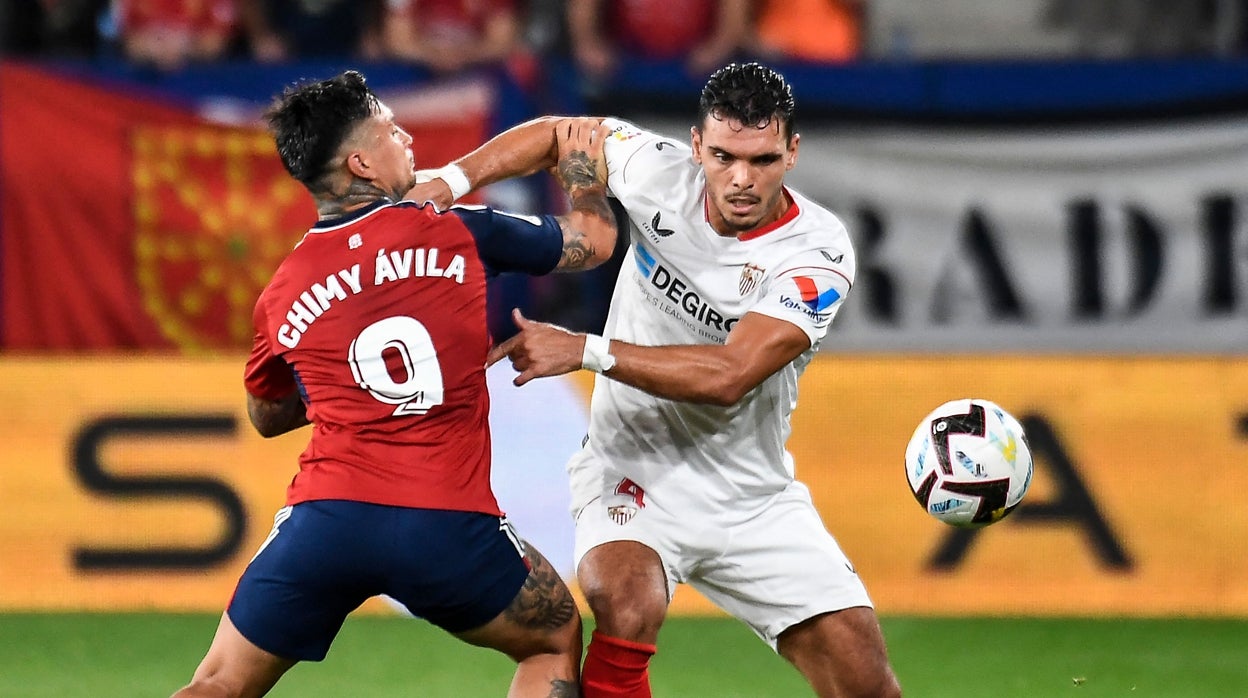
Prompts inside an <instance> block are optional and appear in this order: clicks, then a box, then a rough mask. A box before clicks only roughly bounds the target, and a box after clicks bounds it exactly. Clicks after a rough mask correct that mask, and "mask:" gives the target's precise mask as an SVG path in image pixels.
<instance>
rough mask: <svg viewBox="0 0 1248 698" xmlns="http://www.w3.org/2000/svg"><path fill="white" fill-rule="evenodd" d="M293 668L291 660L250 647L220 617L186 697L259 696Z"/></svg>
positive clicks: (226, 619)
mask: <svg viewBox="0 0 1248 698" xmlns="http://www.w3.org/2000/svg"><path fill="white" fill-rule="evenodd" d="M294 665H295V661H294V660H291V659H285V658H283V657H279V656H277V655H275V654H273V653H271V652H266V651H265V650H262V649H260V648H259V647H257V646H256V645H254V644H252V642H251V641H250V640H248V639H247V638H245V637H243V635H242V633H240V632H238V629H237V628H235V627H234V624H233V623H232V622H230V617H229V616H228V615H226V614H222V615H221V622H220V624H219V625H218V626H217V633H216V635H215V636H213V638H212V645H211V646H210V647H209V648H208V653H207V654H206V655H204V659H203V661H201V662H200V663H199V667H198V668H197V669H196V670H195V675H194V677H193V679H192V683H191V686H190V687H188V689H187V690H186V693H190V694H192V695H194V694H195V691H199V692H200V693H206V692H208V691H210V690H211V691H216V692H217V693H220V694H226V695H232V696H262V695H264V694H265V693H266V692H268V690H269V689H270V688H272V687H273V685H274V684H275V683H277V680H278V679H280V678H281V677H282V674H284V673H286V671H287V670H288V669H290V668H291V667H292V666H294Z"/></svg>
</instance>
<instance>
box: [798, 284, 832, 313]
mask: <svg viewBox="0 0 1248 698" xmlns="http://www.w3.org/2000/svg"><path fill="white" fill-rule="evenodd" d="M793 283H795V284H797V290H798V292H799V293H801V296H802V303H803V304H805V305H806V307H807V308H810V309H811V310H812V311H814V312H816V313H818V312H822V311H824V310H827V309H828V308H829V307H830V306H831V305H832V304H833V303H835V302H837V301H838V300H840V299H841V294H840V292H839V291H837V290H836V289H835V288H829V289H828V290H826V291H822V292H821V291H820V290H819V285H818V284H816V283H815V280H814V279H812V278H811V277H809V276H795V277H793Z"/></svg>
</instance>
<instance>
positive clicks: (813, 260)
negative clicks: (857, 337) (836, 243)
mask: <svg viewBox="0 0 1248 698" xmlns="http://www.w3.org/2000/svg"><path fill="white" fill-rule="evenodd" d="M829 257H831V258H832V259H835V258H836V257H834V256H832V255H826V254H821V253H819V251H814V252H813V253H810V254H804V255H800V256H798V257H797V258H795V259H792V260H789V262H790V263H789V264H788V265H786V266H785V267H784V268H782V269H781V270H779V271H778V272H777V273H776V275H775V276H774V277H772V279H771V281H770V282H769V283H768V284H767V286H766V287H765V289H764V290H763V292H762V294H761V295H760V296H759V300H758V302H757V303H756V304H755V305H754V306H753V307H751V308H750V312H755V313H761V314H763V315H767V316H769V317H774V318H778V319H781V320H787V321H789V322H791V323H793V324H794V325H797V326H798V327H800V328H802V330H803V331H804V332H805V333H806V335H807V336H808V337H810V343H811V346H814V345H816V344H818V343H819V341H820V340H821V339H823V336H824V335H825V334H827V331H828V327H829V326H830V325H831V324H832V318H834V317H835V316H836V313H837V311H839V310H840V309H841V305H842V304H843V303H844V302H845V297H846V296H847V295H848V294H849V289H850V287H851V286H852V285H853V279H852V274H853V272H852V271H851V270H850V269H849V268H847V267H843V266H841V265H838V264H836V263H835V262H830V261H829Z"/></svg>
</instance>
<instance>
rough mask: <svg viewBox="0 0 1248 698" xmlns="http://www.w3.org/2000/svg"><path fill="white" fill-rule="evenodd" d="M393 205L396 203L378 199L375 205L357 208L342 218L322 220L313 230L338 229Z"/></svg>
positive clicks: (315, 224) (313, 226)
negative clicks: (383, 207)
mask: <svg viewBox="0 0 1248 698" xmlns="http://www.w3.org/2000/svg"><path fill="white" fill-rule="evenodd" d="M392 203H394V202H392V201H390V200H389V199H378V200H377V201H374V202H373V203H371V204H368V205H367V206H361V207H360V208H357V209H355V210H354V211H348V212H346V213H344V214H342V215H341V216H334V217H333V218H324V219H321V220H319V221H317V222H316V223H314V224H313V225H312V230H317V231H320V230H328V229H330V228H337V227H339V226H343V225H346V224H348V223H351V222H353V221H356V220H359V219H361V218H363V217H364V216H367V215H368V214H370V213H372V212H373V211H376V210H377V209H379V208H381V207H382V206H389V205H390V204H392Z"/></svg>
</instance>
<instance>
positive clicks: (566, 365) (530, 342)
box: [487, 310, 810, 407]
mask: <svg viewBox="0 0 1248 698" xmlns="http://www.w3.org/2000/svg"><path fill="white" fill-rule="evenodd" d="M512 315H513V317H514V319H515V321H516V326H517V327H519V328H520V332H519V333H517V334H516V335H514V336H513V337H511V338H510V339H508V340H507V341H505V342H503V343H502V344H499V345H498V346H496V347H494V348H493V349H492V350H491V351H490V354H489V357H488V360H487V365H488V364H493V363H495V362H497V361H500V360H502V359H503V358H504V357H507V358H510V359H511V363H512V366H513V367H514V368H515V369H516V370H517V371H519V372H520V375H519V376H517V377H516V379H515V381H514V382H515V384H516V385H524V384H525V383H527V382H529V381H530V380H532V379H534V378H542V377H545V376H557V375H561V374H564V373H568V372H571V371H575V370H577V369H579V368H582V367H584V361H585V359H584V356H585V341H586V335H584V334H580V333H575V332H569V331H568V330H566V329H564V328H562V327H559V326H557V325H551V324H549V323H545V322H534V321H532V320H529V319H527V318H525V317H524V316H523V315H521V314H520V311H519V310H516V311H513V313H512ZM809 348H810V338H809V337H808V336H807V335H806V333H805V332H804V331H802V329H801V328H799V327H798V326H797V325H794V324H792V323H790V322H786V321H784V320H779V319H776V318H773V317H769V316H766V315H762V314H760V313H746V314H745V317H743V318H741V320H740V321H738V322H737V324H736V325H734V326H733V329H732V332H730V333H729V335H728V341H727V342H725V343H724V344H723V345H722V346H721V345H718V344H688V345H672V346H660V347H646V346H640V345H637V344H629V343H628V342H621V341H619V340H611V342H610V353H611V354H612V355H613V356H614V357H615V360H616V363H615V365H614V366H613V367H612V368H610V369H608V370H607V371H606V372H604V373H603V375H605V376H606V377H608V378H610V379H612V380H617V381H620V382H621V383H625V384H627V385H631V386H633V387H634V388H638V389H640V390H644V391H646V392H647V393H650V394H651V395H655V396H657V397H661V398H666V399H668V400H677V401H679V402H695V403H701V404H709V405H720V406H724V407H726V406H729V405H733V404H736V403H737V402H738V401H740V400H741V398H742V397H744V396H745V394H746V393H748V392H750V391H751V390H753V389H754V388H756V387H758V385H759V384H760V383H762V382H763V381H764V380H766V379H767V378H768V377H769V376H771V375H772V374H773V373H775V372H776V371H779V370H780V369H781V368H783V367H784V366H785V365H786V364H788V363H789V362H791V361H793V360H794V359H796V358H797V357H798V356H800V355H801V353H802V352H804V351H806V350H807V349H809Z"/></svg>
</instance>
